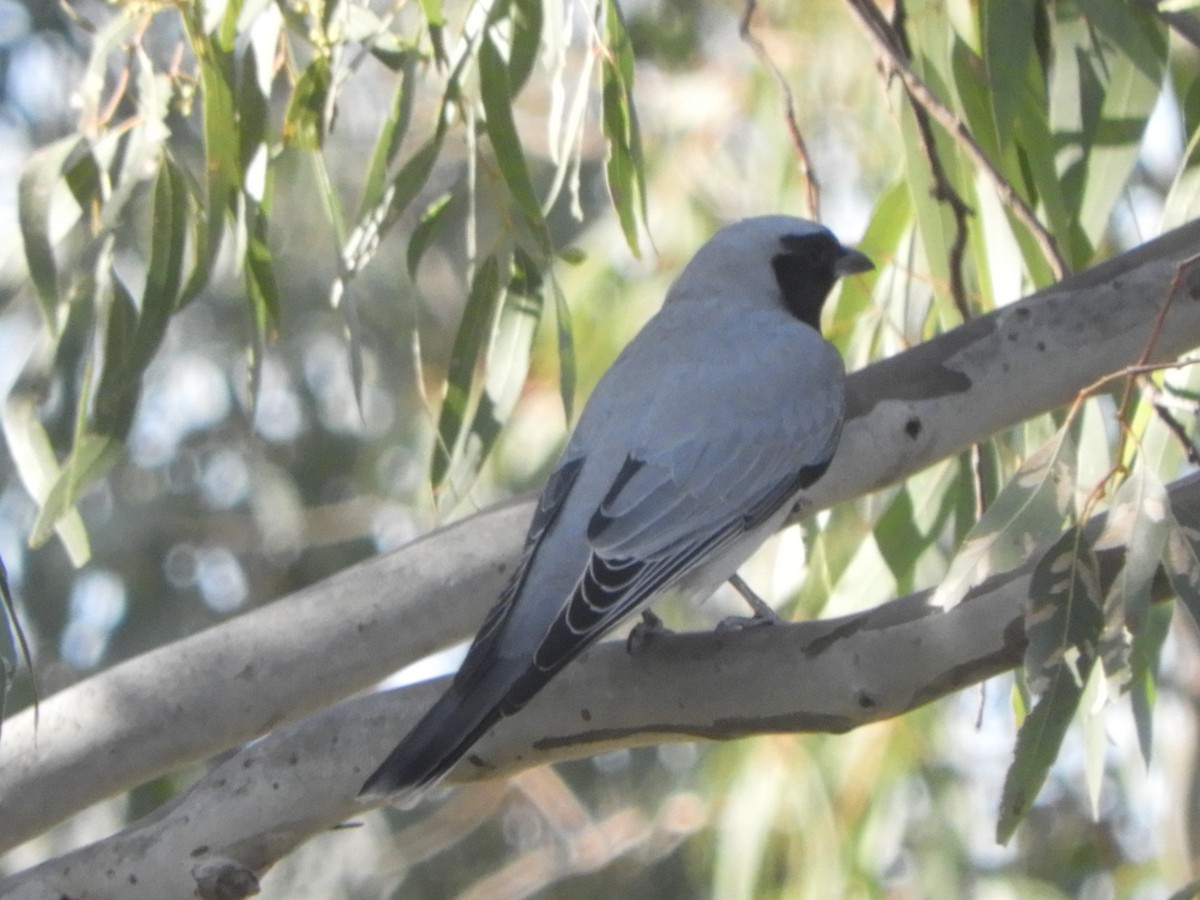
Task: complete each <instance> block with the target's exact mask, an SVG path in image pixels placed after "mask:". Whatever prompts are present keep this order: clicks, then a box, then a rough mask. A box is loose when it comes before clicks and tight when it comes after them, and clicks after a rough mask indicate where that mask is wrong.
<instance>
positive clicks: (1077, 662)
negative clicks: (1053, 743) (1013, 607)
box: [1024, 525, 1105, 694]
mask: <svg viewBox="0 0 1200 900" xmlns="http://www.w3.org/2000/svg"><path fill="white" fill-rule="evenodd" d="M1029 594H1030V596H1029V605H1028V608H1027V609H1026V611H1025V637H1026V639H1027V640H1028V642H1029V643H1028V646H1027V647H1026V649H1025V661H1024V667H1025V680H1026V683H1027V684H1028V685H1029V689H1030V691H1032V692H1033V693H1034V694H1042V693H1044V692H1045V691H1047V690H1049V689H1050V687H1051V685H1052V684H1053V683H1054V682H1055V681H1056V680H1058V679H1061V678H1062V677H1063V672H1064V670H1065V671H1075V670H1076V668H1079V669H1084V668H1087V667H1088V666H1089V665H1090V660H1091V659H1094V658H1096V656H1097V655H1098V648H1099V642H1100V638H1101V635H1102V634H1103V632H1104V624H1105V623H1104V609H1103V597H1102V595H1101V592H1100V573H1099V566H1098V564H1097V562H1096V555H1095V553H1094V552H1093V550H1092V547H1091V546H1090V545H1089V543H1088V540H1087V538H1086V536H1085V535H1084V533H1083V532H1082V530H1081V529H1080V528H1079V526H1077V525H1076V526H1072V527H1071V528H1068V529H1067V530H1066V531H1065V532H1064V533H1063V535H1062V537H1060V538H1059V539H1058V540H1057V541H1055V542H1054V545H1053V546H1052V547H1050V549H1049V550H1047V551H1046V552H1045V554H1044V555H1043V556H1042V557H1041V559H1039V560H1038V563H1037V565H1036V566H1035V567H1034V570H1033V577H1032V578H1031V580H1030V584H1029ZM1076 674H1077V677H1078V678H1079V680H1080V681H1082V679H1083V678H1084V677H1086V674H1079V673H1076Z"/></svg>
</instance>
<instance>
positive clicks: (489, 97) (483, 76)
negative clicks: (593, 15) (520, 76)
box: [479, 35, 550, 257]
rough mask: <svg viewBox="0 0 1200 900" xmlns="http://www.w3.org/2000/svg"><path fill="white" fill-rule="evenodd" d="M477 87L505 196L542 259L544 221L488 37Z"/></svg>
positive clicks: (546, 245)
mask: <svg viewBox="0 0 1200 900" xmlns="http://www.w3.org/2000/svg"><path fill="white" fill-rule="evenodd" d="M479 88H480V94H481V97H482V100H483V111H484V115H485V116H486V117H487V122H486V128H487V134H488V138H489V139H490V140H491V142H492V149H493V150H494V151H495V152H496V162H497V164H499V166H500V172H501V174H502V175H503V176H504V183H505V184H506V185H508V190H509V193H510V194H511V195H512V198H513V200H514V201H515V202H516V204H517V207H518V208H519V209H520V210H521V212H522V213H523V214H524V217H525V221H526V222H527V223H528V224H529V227H530V229H531V231H532V232H533V234H534V236H535V237H536V239H537V241H538V246H539V247H540V248H541V250H542V253H543V254H544V255H545V256H547V257H548V256H549V255H550V237H549V234H548V233H547V231H546V222H545V220H544V219H543V218H542V207H541V204H540V203H539V202H538V198H537V194H535V193H534V190H533V181H532V180H531V179H530V177H529V167H528V166H527V165H526V162H525V152H524V150H522V149H521V139H520V137H519V136H518V135H517V126H516V123H515V122H514V121H513V115H512V108H513V94H512V87H511V85H510V84H509V81H508V66H506V65H505V63H504V59H503V58H502V57H501V56H500V51H499V50H498V49H496V45H495V43H494V42H493V41H492V38H491V36H490V35H489V36H487V37H485V38H484V40H483V44H482V45H481V46H480V48H479Z"/></svg>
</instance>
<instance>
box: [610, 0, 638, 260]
mask: <svg viewBox="0 0 1200 900" xmlns="http://www.w3.org/2000/svg"><path fill="white" fill-rule="evenodd" d="M604 41H605V46H606V48H607V50H608V52H607V53H606V54H604V55H603V57H602V59H601V97H602V101H601V103H602V116H601V126H602V130H603V133H604V138H605V140H606V141H607V142H608V162H607V163H606V164H605V167H604V173H605V175H606V177H607V179H608V191H609V194H610V195H611V197H612V203H613V208H614V209H615V210H616V212H617V219H618V220H619V221H620V223H621V230H622V231H623V232H624V234H625V242H626V243H627V244H628V245H629V249H630V251H631V252H632V253H633V255H634V256H637V257H640V256H641V255H642V253H641V247H640V245H639V243H638V222H639V220H640V221H641V222H642V223H645V221H646V165H645V160H644V159H643V157H642V138H641V132H640V129H639V128H638V121H637V110H636V109H635V108H634V104H633V45H632V43H631V42H630V40H629V31H628V29H627V28H626V27H625V19H624V17H623V16H622V14H621V9H620V7H619V6H618V5H617V3H616V2H615V0H607V3H606V15H605V29H604Z"/></svg>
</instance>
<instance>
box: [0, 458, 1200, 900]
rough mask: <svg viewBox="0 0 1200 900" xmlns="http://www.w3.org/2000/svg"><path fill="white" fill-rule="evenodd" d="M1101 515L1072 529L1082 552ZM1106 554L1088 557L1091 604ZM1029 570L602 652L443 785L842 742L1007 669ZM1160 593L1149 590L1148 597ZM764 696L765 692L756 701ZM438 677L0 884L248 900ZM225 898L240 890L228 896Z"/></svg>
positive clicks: (1190, 505)
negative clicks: (727, 748) (675, 751)
mask: <svg viewBox="0 0 1200 900" xmlns="http://www.w3.org/2000/svg"><path fill="white" fill-rule="evenodd" d="M1170 494H1171V503H1172V507H1173V509H1174V510H1175V512H1176V514H1177V515H1180V514H1182V516H1181V517H1182V518H1184V519H1185V520H1189V521H1196V520H1197V519H1200V474H1197V475H1192V476H1190V477H1188V478H1185V479H1183V480H1181V481H1180V482H1177V483H1176V484H1174V485H1172V487H1171V491H1170ZM1105 519H1106V517H1105V516H1097V517H1096V518H1095V519H1093V520H1092V521H1091V522H1090V523H1089V524H1088V529H1087V530H1088V532H1089V534H1090V536H1091V537H1092V538H1093V539H1095V537H1096V536H1098V535H1099V534H1100V533H1101V531H1102V530H1103V529H1104V527H1105V525H1106V521H1105ZM1124 554H1125V551H1124V547H1123V546H1118V547H1115V548H1111V549H1105V550H1101V551H1098V553H1097V557H1098V560H1099V562H1100V576H1101V590H1102V592H1104V593H1107V591H1108V589H1109V587H1110V585H1111V584H1112V581H1113V579H1114V576H1115V575H1116V574H1117V573H1118V572H1119V571H1120V570H1121V567H1122V565H1123V563H1124ZM1035 564H1036V563H1035V561H1030V562H1029V563H1027V564H1026V565H1025V566H1024V567H1022V568H1021V569H1019V570H1017V571H1015V572H1010V573H1006V574H1003V575H999V576H996V577H994V578H992V579H990V580H989V581H987V582H985V583H984V584H982V585H980V586H979V587H977V588H975V589H974V590H973V591H971V592H970V593H969V594H968V595H967V598H966V599H965V600H964V601H963V602H962V603H960V604H959V605H958V606H956V607H954V608H953V609H952V610H950V611H948V612H943V611H941V610H940V609H939V608H936V607H932V606H930V605H929V604H928V599H929V596H930V593H931V592H930V591H921V592H919V593H916V594H912V595H910V596H908V597H904V598H901V599H899V600H894V601H892V602H890V603H885V604H883V605H881V606H878V607H876V608H875V609H872V610H869V611H867V612H864V613H859V614H855V615H850V616H843V617H841V618H838V619H829V620H824V621H817V622H801V623H796V624H791V625H777V626H774V627H770V628H755V629H749V630H746V631H740V632H738V631H735V632H725V633H703V634H679V635H667V636H659V637H655V638H654V639H652V640H651V641H650V642H649V643H648V644H646V645H644V646H643V649H642V650H640V651H639V652H637V653H636V654H634V655H630V654H629V653H627V652H626V650H625V648H624V647H623V645H622V644H621V643H620V642H612V641H610V642H607V643H604V644H600V645H598V646H596V647H594V648H592V649H591V650H590V651H588V652H587V653H586V654H584V656H582V657H581V658H580V659H579V660H577V661H576V662H575V663H573V664H572V665H571V666H569V667H568V668H567V669H566V670H564V672H563V673H562V674H561V675H559V677H558V678H556V679H555V680H554V681H553V682H551V684H550V686H549V687H548V688H546V689H545V690H544V691H542V692H541V693H540V694H538V695H537V696H536V697H535V698H534V699H533V701H532V702H531V703H530V704H529V706H528V707H526V708H525V710H523V711H522V712H521V714H520V715H518V716H513V717H511V718H508V719H504V720H503V721H501V723H500V724H499V725H497V726H496V727H495V728H494V729H493V730H492V731H491V732H489V733H488V734H487V735H486V736H485V737H484V738H483V739H482V740H481V741H480V742H479V743H478V744H477V745H476V747H475V749H474V750H473V751H472V753H471V754H470V756H469V757H468V758H467V760H466V761H464V762H463V763H461V764H460V765H459V766H458V767H457V768H456V769H455V770H454V771H453V772H452V773H451V775H450V780H451V781H458V782H463V781H471V780H475V779H492V778H495V777H499V776H505V775H511V774H514V773H516V772H518V771H520V770H522V769H527V768H530V767H532V766H536V765H541V764H543V763H549V762H557V761H561V760H565V759H576V758H579V757H583V756H590V755H592V754H595V753H599V752H602V751H605V750H610V749H614V748H617V747H623V748H624V747H638V746H646V745H653V744H661V743H665V742H669V741H681V740H682V741H690V740H695V739H698V738H699V739H706V740H728V739H731V738H739V737H745V736H747V735H754V734H765V733H776V732H781V731H791V732H834V733H842V732H845V731H849V730H851V729H853V728H857V727H859V726H861V725H864V724H867V723H869V722H875V721H878V720H881V719H887V718H891V717H894V716H898V715H901V714H903V713H905V712H908V711H910V710H913V709H915V708H917V707H919V706H923V705H924V704H927V703H929V702H931V701H933V700H935V699H938V698H940V697H944V696H946V695H948V694H951V693H954V692H955V691H958V690H959V689H961V688H963V687H966V686H967V685H970V684H974V683H976V682H980V681H983V680H985V679H987V678H990V677H991V676H993V675H996V674H999V673H1000V672H1003V671H1006V670H1008V669H1011V668H1013V667H1014V666H1016V665H1019V664H1020V662H1021V659H1022V656H1023V654H1024V650H1025V644H1026V641H1025V628H1024V625H1025V608H1026V599H1027V598H1028V596H1029V585H1030V580H1031V576H1032V572H1033V569H1034V566H1035ZM1155 595H1156V598H1157V599H1163V598H1165V597H1167V596H1169V590H1168V584H1167V579H1166V578H1165V577H1159V578H1158V579H1157V580H1156V584H1155ZM764 685H769V686H770V689H769V690H763V686H764ZM444 686H445V680H440V681H437V682H431V683H426V684H421V685H416V686H413V687H409V688H404V689H401V690H397V691H391V692H388V693H386V694H374V695H370V696H367V697H362V698H359V699H356V700H352V701H348V702H345V703H342V704H339V705H337V706H335V707H333V708H332V709H329V710H326V711H324V712H321V713H318V714H316V715H314V716H311V717H309V718H308V719H306V720H304V721H302V722H299V723H297V724H294V725H290V726H287V727H285V728H281V729H279V730H278V731H276V732H274V733H272V734H271V735H269V736H268V737H266V738H265V739H264V740H262V741H260V742H258V743H255V744H253V745H251V746H249V747H247V748H246V749H244V750H242V751H241V752H240V753H238V754H236V755H235V756H233V757H231V758H230V759H228V760H226V761H225V762H223V763H222V764H221V765H220V766H218V767H217V768H216V769H214V770H213V771H212V772H210V773H209V774H208V775H206V776H205V777H204V778H202V779H200V781H198V782H197V783H196V784H195V785H193V786H192V787H191V788H190V789H189V790H188V791H187V792H186V793H185V794H183V795H182V796H181V797H179V798H177V799H176V800H175V801H173V802H172V803H171V805H170V807H169V809H167V810H165V811H160V812H158V813H155V814H153V815H151V816H149V817H147V819H145V820H143V821H142V822H141V823H138V824H137V825H134V826H133V827H131V828H129V829H126V830H125V831H123V832H121V833H120V834H118V835H115V836H114V837H112V838H109V839H108V840H105V841H101V842H98V843H96V844H93V845H91V846H89V847H85V848H83V849H81V850H78V851H75V852H73V853H70V854H67V855H65V856H62V857H59V858H58V859H55V860H51V861H50V862H47V863H45V864H43V865H41V866H37V867H35V868H33V869H30V870H28V871H26V872H23V873H21V874H19V875H16V876H14V877H12V878H10V879H8V880H6V881H3V882H0V895H2V896H4V897H6V898H10V900H25V898H29V900H34V898H42V897H47V896H71V897H82V896H95V894H88V891H96V890H97V887H98V886H99V887H100V890H101V892H102V893H101V896H108V895H109V893H104V892H105V891H109V888H108V887H107V886H111V885H119V886H120V890H119V894H120V896H121V897H123V898H125V900H139V898H146V900H161V898H164V897H166V898H170V897H190V896H193V895H194V894H195V893H197V892H198V893H199V895H200V896H201V897H218V896H219V897H221V898H222V900H229V898H231V897H241V896H249V895H250V893H251V889H253V892H256V891H257V886H258V878H259V876H260V875H261V874H262V873H263V872H265V871H266V870H267V869H269V868H270V867H271V865H273V864H274V863H275V862H276V861H277V860H279V859H280V858H282V857H283V856H284V855H286V854H287V853H289V852H290V851H291V850H292V849H293V848H294V847H295V846H297V845H298V844H299V843H300V842H302V841H303V840H305V839H306V838H307V837H310V836H312V835H315V834H317V833H319V832H322V831H325V830H327V829H329V828H331V827H333V826H334V825H336V824H337V823H339V822H342V821H344V820H345V819H347V818H351V817H353V816H355V815H356V814H358V813H360V812H361V811H362V807H361V806H359V805H358V804H356V802H355V801H354V799H353V798H354V796H355V794H356V793H357V791H358V788H359V786H360V785H361V783H362V780H363V778H364V777H365V776H366V774H367V773H368V772H370V771H371V769H372V768H373V767H374V765H375V764H376V763H377V762H378V760H379V759H380V758H382V757H383V756H384V755H385V754H386V753H387V751H388V750H389V749H390V748H391V746H392V744H393V742H394V740H395V736H396V735H397V734H402V733H403V732H404V731H405V730H406V729H407V728H410V727H411V726H412V725H413V723H414V722H415V720H416V716H417V714H418V712H419V711H421V710H423V709H424V708H425V707H426V706H428V704H429V703H431V702H433V700H434V699H435V697H436V696H437V695H438V693H439V692H440V691H441V690H442V689H443V688H444ZM239 886H241V888H239Z"/></svg>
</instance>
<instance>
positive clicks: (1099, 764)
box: [1078, 659, 1108, 821]
mask: <svg viewBox="0 0 1200 900" xmlns="http://www.w3.org/2000/svg"><path fill="white" fill-rule="evenodd" d="M1107 706H1108V677H1107V672H1106V670H1105V668H1104V660H1103V659H1097V660H1096V661H1095V662H1094V663H1093V664H1092V670H1091V671H1090V672H1089V673H1088V676H1087V681H1086V682H1085V683H1084V685H1083V694H1082V695H1080V698H1079V711H1078V716H1079V724H1080V728H1081V730H1082V732H1083V777H1084V781H1085V782H1086V784H1087V793H1088V800H1089V801H1090V802H1091V806H1092V818H1093V819H1096V820H1097V821H1099V819H1100V789H1101V787H1102V786H1103V785H1104V756H1105V751H1106V749H1107V745H1108V740H1107V738H1108V735H1107V733H1106V730H1105V720H1106V718H1107V717H1106V716H1105V710H1106V708H1107Z"/></svg>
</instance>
